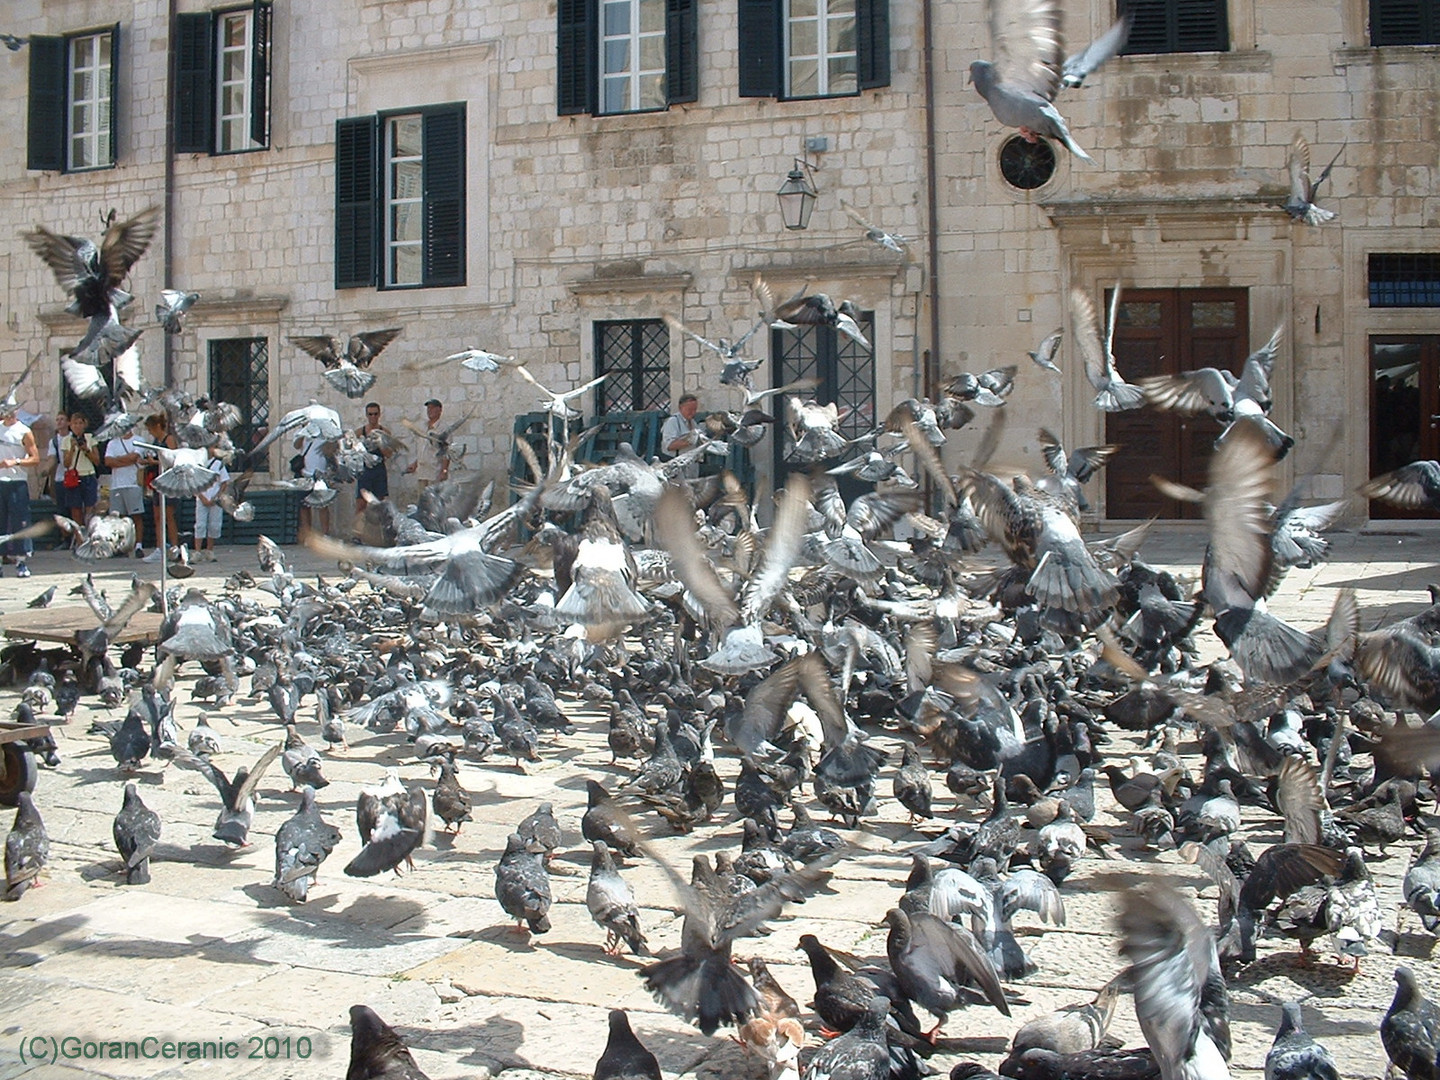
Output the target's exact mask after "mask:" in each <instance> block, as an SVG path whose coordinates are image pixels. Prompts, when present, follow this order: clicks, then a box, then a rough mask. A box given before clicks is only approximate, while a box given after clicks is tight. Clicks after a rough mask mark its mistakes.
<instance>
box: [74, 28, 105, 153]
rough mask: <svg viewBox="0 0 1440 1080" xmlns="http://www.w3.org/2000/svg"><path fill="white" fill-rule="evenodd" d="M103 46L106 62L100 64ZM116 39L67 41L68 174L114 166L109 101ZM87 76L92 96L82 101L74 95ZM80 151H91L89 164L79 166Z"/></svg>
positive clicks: (85, 37) (83, 36) (94, 36)
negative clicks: (111, 68)
mask: <svg viewBox="0 0 1440 1080" xmlns="http://www.w3.org/2000/svg"><path fill="white" fill-rule="evenodd" d="M102 43H103V45H104V48H103V51H104V54H105V58H106V59H105V62H104V63H101V52H102ZM114 44H115V42H114V37H113V35H112V34H111V32H110V31H109V30H102V31H100V32H98V33H94V34H79V35H77V36H75V37H72V38H70V39H68V41H67V48H66V54H67V58H68V62H69V71H68V72H67V73H66V74H67V82H66V85H65V110H66V132H65V134H66V138H65V167H66V171H67V172H86V171H88V170H90V169H109V168H113V167H114V165H115V139H114V131H115V126H114V114H115V103H114V102H112V101H111V100H110V66H111V65H112V64H113V63H114V62H115V57H114V54H113V51H112V50H113V48H114ZM82 74H88V75H89V77H90V80H91V86H90V94H89V95H88V96H84V97H80V96H77V95H76V92H75V80H76V78H77V76H80V75H82ZM77 148H84V150H85V151H88V155H89V158H90V160H89V161H85V162H83V163H82V162H80V161H78V160H77V158H80V157H83V156H84V154H83V153H82V154H77V153H76V150H77Z"/></svg>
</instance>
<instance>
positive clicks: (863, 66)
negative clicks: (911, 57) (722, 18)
mask: <svg viewBox="0 0 1440 1080" xmlns="http://www.w3.org/2000/svg"><path fill="white" fill-rule="evenodd" d="M738 30H739V37H740V96H741V97H774V98H822V97H843V96H847V95H851V94H856V93H859V92H860V91H862V90H873V89H876V88H878V87H882V86H889V85H890V3H889V0H739V9H738Z"/></svg>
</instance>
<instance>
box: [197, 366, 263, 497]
mask: <svg viewBox="0 0 1440 1080" xmlns="http://www.w3.org/2000/svg"><path fill="white" fill-rule="evenodd" d="M210 398H211V400H212V401H226V402H229V403H230V404H232V405H234V406H235V407H236V408H237V409H239V410H240V424H239V426H237V427H236V428H235V429H234V430H233V431H231V432H230V439H231V441H232V442H234V444H235V445H236V447H238V448H239V449H240V450H249V449H250V448H251V447H253V446H254V445H255V444H256V443H258V442H259V441H260V440H261V439H263V438H264V437H265V436H266V434H267V433H268V432H269V430H270V345H269V342H268V341H267V340H266V339H265V338H225V339H222V340H218V341H212V342H210ZM254 468H256V469H257V470H260V471H262V472H263V471H265V470H267V469H269V464H268V463H267V462H266V461H264V460H260V461H257V462H255V463H254Z"/></svg>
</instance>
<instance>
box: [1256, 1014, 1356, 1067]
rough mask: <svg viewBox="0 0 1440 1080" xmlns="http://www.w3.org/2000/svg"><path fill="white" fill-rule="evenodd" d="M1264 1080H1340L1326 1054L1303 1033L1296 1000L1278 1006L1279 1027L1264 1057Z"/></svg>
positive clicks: (1327, 1051) (1333, 1061) (1331, 1060)
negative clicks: (1272, 1043) (1273, 1041)
mask: <svg viewBox="0 0 1440 1080" xmlns="http://www.w3.org/2000/svg"><path fill="white" fill-rule="evenodd" d="M1265 1080H1340V1070H1339V1069H1337V1068H1336V1067H1335V1059H1334V1058H1333V1057H1331V1056H1330V1051H1329V1050H1326V1049H1325V1047H1323V1046H1321V1045H1320V1044H1319V1043H1317V1042H1316V1041H1315V1040H1314V1039H1312V1038H1311V1037H1310V1036H1309V1035H1308V1034H1307V1033H1306V1031H1305V1026H1304V1024H1303V1023H1302V1022H1301V1019H1300V1003H1299V1002H1298V1001H1287V1002H1285V1003H1284V1004H1283V1005H1281V1006H1280V1028H1279V1030H1278V1031H1276V1032H1275V1043H1274V1045H1272V1046H1271V1047H1270V1052H1269V1053H1268V1054H1266V1055H1265Z"/></svg>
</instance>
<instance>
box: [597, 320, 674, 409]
mask: <svg viewBox="0 0 1440 1080" xmlns="http://www.w3.org/2000/svg"><path fill="white" fill-rule="evenodd" d="M595 374H596V375H606V374H608V375H609V376H610V377H609V378H608V379H606V380H605V381H604V382H603V383H601V384H600V385H599V387H597V388H596V391H595V411H596V414H597V415H599V416H604V415H606V414H607V413H612V412H648V411H650V410H653V409H663V410H665V411H667V412H668V411H669V409H670V331H669V329H668V328H667V327H666V326H665V324H664V323H663V322H661V321H660V320H658V319H631V320H628V321H625V322H597V323H596V324H595Z"/></svg>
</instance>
